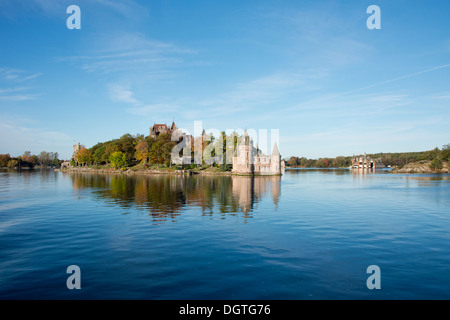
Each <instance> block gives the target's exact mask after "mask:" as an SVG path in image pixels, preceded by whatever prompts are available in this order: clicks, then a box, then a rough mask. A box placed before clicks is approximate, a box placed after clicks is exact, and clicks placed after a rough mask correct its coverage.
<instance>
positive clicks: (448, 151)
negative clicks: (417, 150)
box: [441, 143, 450, 162]
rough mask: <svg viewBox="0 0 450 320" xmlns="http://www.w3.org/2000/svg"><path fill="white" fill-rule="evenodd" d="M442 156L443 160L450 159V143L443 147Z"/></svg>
mask: <svg viewBox="0 0 450 320" xmlns="http://www.w3.org/2000/svg"><path fill="white" fill-rule="evenodd" d="M441 158H442V161H447V162H448V161H450V143H449V144H446V145H444V146H443V147H442V150H441Z"/></svg>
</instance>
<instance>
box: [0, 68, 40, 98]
mask: <svg viewBox="0 0 450 320" xmlns="http://www.w3.org/2000/svg"><path fill="white" fill-rule="evenodd" d="M41 75H42V73H34V74H33V73H29V72H26V71H23V70H17V69H11V68H0V85H3V86H5V87H3V88H2V87H0V100H1V101H26V100H32V99H35V98H37V97H38V96H39V94H36V93H32V92H30V91H32V90H33V88H32V87H30V86H19V87H14V85H18V84H23V83H26V82H27V84H28V83H29V82H30V80H33V79H35V78H37V77H39V76H41Z"/></svg>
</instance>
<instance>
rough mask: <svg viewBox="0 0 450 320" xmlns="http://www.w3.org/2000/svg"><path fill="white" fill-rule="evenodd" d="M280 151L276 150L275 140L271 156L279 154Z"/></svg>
mask: <svg viewBox="0 0 450 320" xmlns="http://www.w3.org/2000/svg"><path fill="white" fill-rule="evenodd" d="M279 155H280V152H279V151H278V147H277V143H276V142H275V145H274V146H273V150H272V156H279Z"/></svg>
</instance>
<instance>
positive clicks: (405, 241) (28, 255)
mask: <svg viewBox="0 0 450 320" xmlns="http://www.w3.org/2000/svg"><path fill="white" fill-rule="evenodd" d="M70 265H77V266H79V267H80V270H81V290H69V289H68V288H67V286H66V280H67V278H68V277H69V276H70V274H68V273H66V270H67V267H68V266H70ZM370 265H377V266H379V268H380V271H381V273H380V282H381V289H379V290H377V289H373V290H369V289H368V288H367V285H366V280H367V278H368V277H369V276H370V274H367V273H366V271H367V267H368V266H370ZM0 298H1V299H449V298H450V176H449V175H394V174H391V173H388V172H380V173H376V174H352V172H351V171H350V170H337V169H336V170H312V169H300V170H287V171H286V173H285V174H284V175H283V176H282V177H254V178H252V177H231V176H221V177H217V176H185V177H181V176H163V175H157V176H134V177H126V176H121V175H91V174H81V173H78V174H69V173H63V172H52V171H42V172H41V171H32V172H22V173H18V172H7V171H2V172H0Z"/></svg>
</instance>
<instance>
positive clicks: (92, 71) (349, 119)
mask: <svg viewBox="0 0 450 320" xmlns="http://www.w3.org/2000/svg"><path fill="white" fill-rule="evenodd" d="M72 4H75V5H78V6H79V7H80V9H81V30H69V29H68V28H67V27H66V20H67V18H68V17H69V14H67V13H66V9H67V7H68V6H69V5H72ZM372 4H375V5H378V6H379V7H380V9H381V29H380V30H369V29H368V28H367V27H366V20H367V18H368V17H369V16H370V14H367V13H366V9H367V7H368V6H369V5H372ZM449 15H450V2H449V1H443V0H436V1H432V2H430V1H425V0H421V1H412V0H404V1H402V0H396V1H392V0H390V1H377V0H373V1H364V0H358V1H356V0H354V1H344V0H340V1H337V0H336V1H298V0H296V1H266V0H258V1H256V0H244V1H234V0H227V1H211V0H209V1H197V0H196V1H181V0H174V1H137V0H118V1H108V0H89V1H88V0H70V1H65V0H58V1H57V0H54V1H51V0H47V1H46V0H27V1H25V0H1V1H0V43H1V48H0V153H10V154H11V155H14V156H17V155H20V154H23V152H24V151H25V150H30V151H31V152H32V153H36V154H37V153H39V152H40V151H42V150H45V151H49V152H50V151H52V152H59V154H60V156H61V157H62V158H69V157H70V155H71V151H72V144H73V142H74V141H76V142H80V143H82V144H84V145H86V146H87V147H91V146H92V145H94V144H96V143H97V142H101V141H106V140H110V139H114V138H118V137H120V136H121V135H123V134H124V133H130V134H133V135H134V134H138V133H139V134H145V135H148V130H149V127H150V126H151V125H153V124H154V123H167V124H170V123H171V121H172V120H173V119H174V120H175V122H176V123H177V125H178V126H179V127H182V128H186V129H189V130H191V131H193V124H194V121H199V120H201V121H202V122H203V127H204V128H205V129H208V128H217V129H220V130H225V129H233V128H243V129H245V128H247V129H251V128H253V129H256V130H258V129H267V130H268V131H269V132H270V130H271V129H278V130H279V134H280V138H279V139H280V140H279V143H280V145H279V149H280V152H281V154H282V156H283V157H288V156H291V155H295V156H305V157H308V158H318V157H335V156H338V155H352V154H361V153H364V152H367V153H375V152H406V151H423V150H429V149H433V148H434V147H436V146H437V147H441V146H442V145H444V144H447V143H450V134H449V132H450V130H449V127H450V126H449V124H450V123H449V120H450V85H449V84H450V23H449V22H448V19H449Z"/></svg>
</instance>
